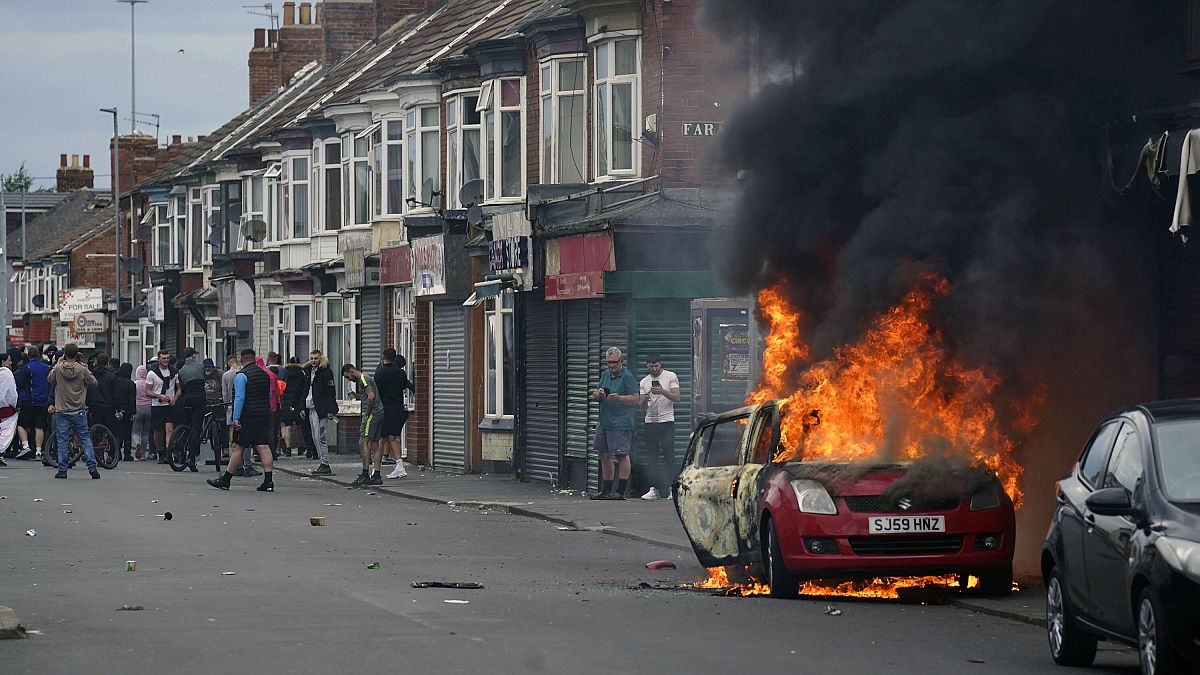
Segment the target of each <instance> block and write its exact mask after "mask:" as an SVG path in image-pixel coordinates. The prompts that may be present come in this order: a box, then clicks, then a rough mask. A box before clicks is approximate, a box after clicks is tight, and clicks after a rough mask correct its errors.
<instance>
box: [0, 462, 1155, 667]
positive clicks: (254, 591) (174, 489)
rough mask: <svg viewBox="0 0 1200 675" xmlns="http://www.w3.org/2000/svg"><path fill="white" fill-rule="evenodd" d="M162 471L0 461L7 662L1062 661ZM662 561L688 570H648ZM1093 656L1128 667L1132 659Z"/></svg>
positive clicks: (615, 561) (385, 504)
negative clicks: (31, 532)
mask: <svg viewBox="0 0 1200 675" xmlns="http://www.w3.org/2000/svg"><path fill="white" fill-rule="evenodd" d="M164 469H166V467H158V466H156V465H148V464H145V463H137V464H124V463H122V464H121V466H120V467H119V468H118V469H116V470H115V471H102V474H103V479H101V480H90V479H88V477H87V473H86V471H78V470H75V471H72V472H71V478H70V479H69V480H65V481H63V480H53V479H52V478H51V476H52V474H53V471H52V470H50V469H43V468H42V467H41V466H40V464H36V465H35V464H34V463H32V462H10V468H7V469H0V495H2V496H4V497H6V499H4V500H3V501H0V605H6V606H9V607H12V608H13V609H14V610H16V612H17V615H18V616H19V617H20V619H21V620H22V622H23V623H24V625H25V626H26V627H27V628H29V629H32V630H34V631H40V634H35V635H31V636H30V637H28V638H26V639H24V640H6V641H0V672H4V673H79V672H122V673H162V672H191V673H293V674H294V673H341V672H353V671H358V670H367V669H377V668H389V669H391V670H393V671H399V672H414V673H435V672H436V673H460V672H461V673H489V674H500V673H543V672H545V673H565V672H570V673H593V672H595V673H613V672H653V673H682V672H752V671H759V672H785V671H790V672H837V673H871V674H876V673H915V672H920V673H922V675H934V674H937V673H956V674H957V673H981V674H983V673H1067V672H1072V671H1067V670H1064V669H1061V668H1058V667H1056V666H1055V665H1054V664H1053V662H1051V661H1050V658H1049V656H1048V654H1047V650H1046V645H1045V637H1044V634H1043V632H1042V630H1041V629H1040V628H1037V627H1034V626H1030V625H1027V624H1022V623H1016V622H1012V621H1009V620H1005V619H1000V618H995V617H991V616H985V615H980V614H975V613H972V612H969V611H966V610H964V609H961V608H957V607H952V606H941V605H920V604H898V603H895V602H863V601H857V602H856V601H845V600H841V601H836V602H835V603H834V604H835V605H836V607H837V608H839V609H841V610H842V614H841V615H840V616H829V615H826V613H825V610H826V607H827V605H829V604H830V602H829V601H825V600H797V601H774V600H770V599H767V598H733V597H714V596H712V595H708V594H706V593H702V592H695V591H686V590H654V589H646V588H640V587H639V584H641V583H643V582H645V583H648V584H650V585H652V586H666V587H672V586H674V585H675V584H679V583H683V582H689V581H694V580H696V579H698V578H700V577H702V576H703V571H702V569H701V568H700V567H699V566H698V565H697V564H696V562H695V560H694V559H693V558H692V557H691V556H690V555H687V554H681V553H679V552H676V551H671V550H669V549H665V548H662V547H659V546H655V545H652V544H647V543H642V542H636V541H630V540H627V539H620V538H615V537H610V536H605V535H602V534H598V533H594V532H576V531H562V530H559V529H557V528H556V526H554V525H551V524H548V523H544V522H541V521H536V520H530V519H527V518H523V517H519V516H510V515H506V514H502V513H496V512H489V513H487V514H486V515H485V514H483V513H481V512H478V511H469V510H460V511H455V510H452V509H450V508H447V507H445V506H437V505H432V504H427V503H422V502H415V501H409V500H404V499H399V498H394V497H388V496H383V495H376V496H370V495H368V494H366V492H365V491H361V490H356V491H350V490H346V489H343V488H340V487H337V486H334V485H331V484H328V483H325V482H320V481H313V480H307V479H297V478H292V477H288V476H286V475H283V474H276V477H275V482H276V486H277V490H278V492H276V493H274V494H264V493H258V492H255V491H254V489H253V488H254V486H255V485H256V484H257V481H258V479H241V480H239V479H235V481H234V488H233V490H232V491H230V492H221V491H218V490H214V489H211V488H209V487H208V486H207V485H205V484H204V483H203V479H204V478H208V477H211V476H212V475H213V474H211V473H208V472H201V473H200V474H191V473H182V474H175V473H171V472H170V471H169V470H164ZM39 499H40V500H41V501H35V500H39ZM152 500H158V502H157V503H154V502H153V501H152ZM68 505H69V506H68ZM64 511H71V513H64ZM167 511H170V512H171V513H172V515H173V518H172V520H170V521H166V520H164V519H163V518H162V517H160V516H159V514H163V513H165V512H167ZM310 516H324V517H325V518H326V521H325V523H326V524H325V526H324V527H313V526H311V525H310V524H309V517H310ZM30 528H34V529H36V530H37V536H36V537H29V536H27V535H26V534H25V531H26V530H28V529H30ZM658 559H671V560H674V561H676V563H677V564H678V566H679V569H678V570H675V571H651V570H647V569H645V567H644V563H645V562H646V561H649V560H658ZM127 560H136V561H137V570H136V571H135V572H127V571H126V570H125V567H126V564H125V563H126V561H127ZM373 562H378V563H379V568H378V569H368V567H367V566H368V564H369V563H373ZM228 572H234V573H235V574H233V575H228V574H226V573H228ZM419 580H437V581H471V582H478V583H481V584H483V585H484V586H486V588H484V589H482V590H444V589H414V588H412V587H411V583H412V582H413V581H419ZM451 600H453V601H466V602H465V604H464V603H461V602H455V603H451V602H447V601H451ZM124 605H129V606H141V607H143V608H144V609H142V610H140V611H117V608H119V607H122V606H124ZM1098 664H1100V666H1101V667H1098V668H1097V669H1095V670H1094V671H1091V672H1102V673H1113V672H1116V673H1131V672H1136V656H1135V655H1134V654H1133V653H1131V652H1128V651H1126V650H1116V649H1111V648H1110V649H1106V650H1105V651H1103V652H1101V655H1100V656H1099V658H1098Z"/></svg>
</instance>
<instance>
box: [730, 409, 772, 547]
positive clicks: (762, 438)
mask: <svg viewBox="0 0 1200 675" xmlns="http://www.w3.org/2000/svg"><path fill="white" fill-rule="evenodd" d="M778 445H779V407H778V405H777V404H776V403H775V402H774V401H771V402H768V403H764V404H763V405H762V406H761V407H760V408H759V409H758V410H757V411H755V413H754V417H753V418H752V419H751V422H750V429H749V431H748V432H747V434H746V448H745V450H746V460H745V462H744V463H743V464H742V468H741V471H739V472H738V476H737V478H736V480H735V483H734V485H733V486H732V487H731V488H730V489H731V491H732V493H733V499H734V503H735V505H736V507H737V511H736V513H735V516H734V518H735V520H736V525H737V533H738V545H739V546H740V547H741V551H742V558H743V560H745V561H746V562H759V561H760V560H761V559H762V546H760V545H759V541H760V539H759V524H760V523H759V515H760V514H761V513H762V503H763V496H764V491H765V489H766V483H765V481H766V478H767V471H766V470H765V469H766V467H767V465H768V464H770V463H771V459H772V457H774V454H775V450H776V446H778Z"/></svg>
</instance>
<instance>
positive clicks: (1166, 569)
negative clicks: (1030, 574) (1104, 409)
mask: <svg viewBox="0 0 1200 675" xmlns="http://www.w3.org/2000/svg"><path fill="white" fill-rule="evenodd" d="M1056 492H1057V494H1056V497H1057V501H1056V503H1055V508H1054V514H1053V517H1052V519H1051V522H1050V528H1049V530H1048V532H1047V534H1046V540H1045V545H1044V547H1043V549H1042V561H1041V564H1042V576H1043V578H1044V580H1045V582H1046V629H1047V635H1048V637H1049V643H1050V653H1051V656H1053V657H1054V660H1055V661H1056V662H1058V663H1059V664H1062V665H1070V666H1083V665H1089V664H1090V663H1091V662H1092V660H1093V659H1094V658H1095V655H1096V641H1097V640H1098V639H1110V640H1116V641H1120V642H1125V643H1129V644H1133V645H1137V646H1138V650H1139V657H1140V659H1141V664H1142V672H1144V673H1178V672H1185V673H1194V672H1197V671H1196V668H1197V666H1200V399H1186V400H1176V401H1159V402H1155V403H1147V404H1144V405H1139V406H1134V407H1131V408H1126V409H1124V410H1120V411H1118V412H1116V413H1113V414H1112V415H1109V416H1108V417H1106V418H1105V419H1104V420H1103V421H1102V422H1101V423H1100V425H1099V426H1098V427H1097V428H1096V431H1095V432H1094V433H1093V434H1092V436H1091V438H1090V439H1089V440H1088V442H1087V444H1086V445H1085V446H1084V449H1083V452H1082V453H1081V454H1080V457H1079V461H1078V462H1076V464H1075V466H1074V467H1073V468H1072V469H1071V472H1070V473H1069V474H1067V476H1065V477H1064V478H1062V479H1061V480H1060V481H1059V482H1058V486H1057V490H1056ZM1189 663H1190V666H1189V665H1188V664H1189Z"/></svg>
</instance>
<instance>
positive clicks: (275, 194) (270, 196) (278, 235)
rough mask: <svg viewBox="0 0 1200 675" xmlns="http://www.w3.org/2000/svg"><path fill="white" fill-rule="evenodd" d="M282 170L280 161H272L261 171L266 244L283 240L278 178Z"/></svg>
mask: <svg viewBox="0 0 1200 675" xmlns="http://www.w3.org/2000/svg"><path fill="white" fill-rule="evenodd" d="M282 170H283V163H282V162H272V163H271V164H270V165H269V166H267V170H266V172H265V173H263V193H264V199H265V204H264V208H265V209H266V218H265V220H266V221H267V239H266V242H267V243H268V244H278V243H279V242H280V241H282V240H283V225H284V222H283V183H282V181H281V180H280V178H279V174H280V173H282Z"/></svg>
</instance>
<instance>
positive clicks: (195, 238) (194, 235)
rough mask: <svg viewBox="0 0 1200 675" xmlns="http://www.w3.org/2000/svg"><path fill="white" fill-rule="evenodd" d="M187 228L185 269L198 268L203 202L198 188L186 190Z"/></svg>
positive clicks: (201, 240)
mask: <svg viewBox="0 0 1200 675" xmlns="http://www.w3.org/2000/svg"><path fill="white" fill-rule="evenodd" d="M206 196H207V195H206ZM187 227H188V236H187V255H186V257H185V259H184V260H185V263H186V264H185V267H188V268H192V267H199V266H200V246H201V242H203V241H204V200H203V199H202V198H201V196H200V188H191V189H189V190H188V220H187Z"/></svg>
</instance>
